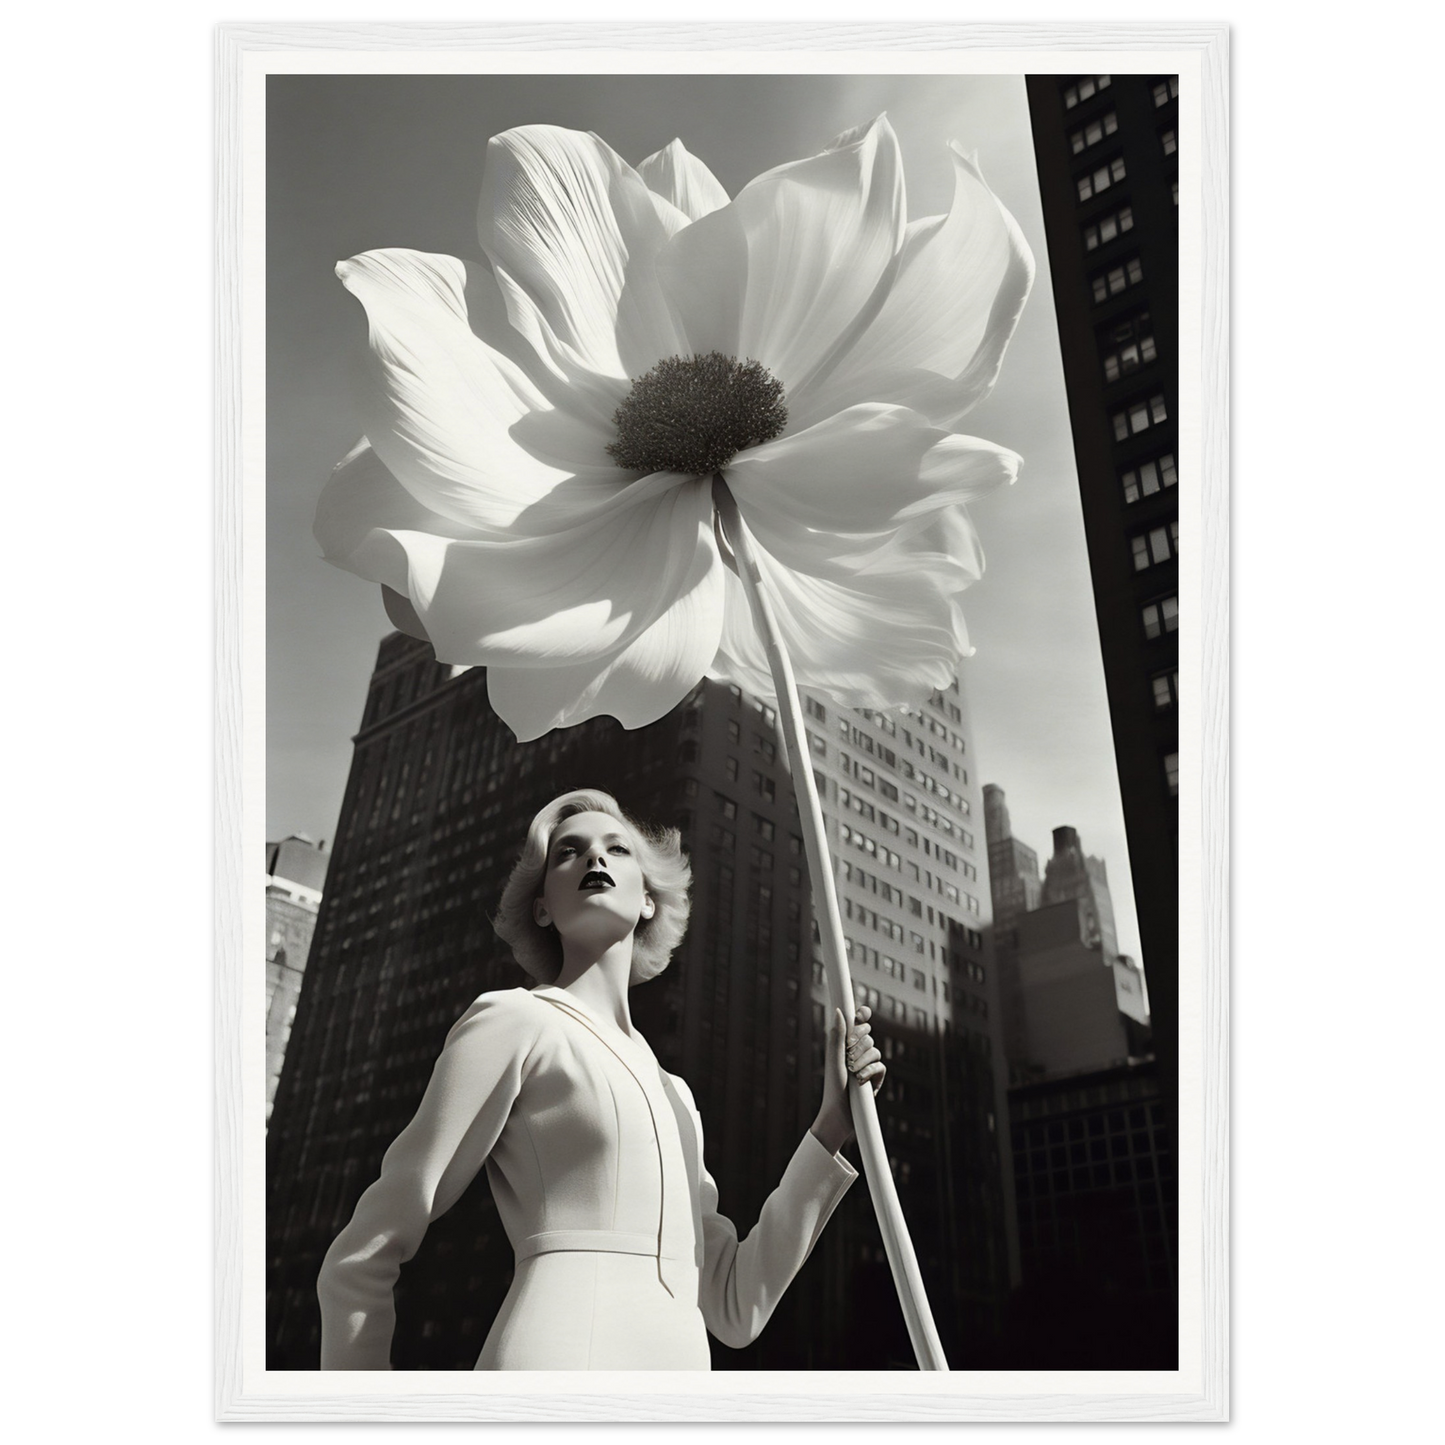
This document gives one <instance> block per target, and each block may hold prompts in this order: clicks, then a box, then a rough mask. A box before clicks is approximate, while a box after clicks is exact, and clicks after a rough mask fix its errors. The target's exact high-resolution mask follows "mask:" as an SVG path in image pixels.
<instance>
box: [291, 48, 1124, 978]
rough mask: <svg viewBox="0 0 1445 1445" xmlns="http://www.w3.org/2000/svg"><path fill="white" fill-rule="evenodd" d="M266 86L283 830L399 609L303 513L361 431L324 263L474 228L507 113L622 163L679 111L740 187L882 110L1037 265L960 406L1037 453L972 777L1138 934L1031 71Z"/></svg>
mask: <svg viewBox="0 0 1445 1445" xmlns="http://www.w3.org/2000/svg"><path fill="white" fill-rule="evenodd" d="M703 82H706V83H703ZM271 86H272V90H271V103H270V111H271V117H272V122H271V123H272V126H273V132H272V134H273V137H274V139H275V142H276V150H275V153H274V155H273V164H272V170H271V186H270V192H269V196H268V207H269V216H268V219H269V229H270V232H271V235H272V252H271V268H270V274H271V285H270V293H269V297H270V306H271V327H270V336H269V343H270V375H271V394H270V414H271V427H270V433H269V437H268V443H269V453H270V455H269V463H270V465H269V473H270V494H269V498H268V516H267V527H268V567H269V575H268V696H267V702H268V817H267V825H268V834H269V836H272V837H278V836H284V835H285V834H288V833H303V832H304V833H307V834H309V835H310V836H312V837H330V836H332V835H333V834H334V832H335V824H336V816H337V812H338V809H339V804H340V798H341V790H342V784H343V780H344V777H345V772H346V768H347V765H348V763H349V760H350V751H351V750H350V738H351V736H352V735H353V733H354V732H355V730H356V727H357V724H358V720H359V717H360V710H361V702H362V699H363V697H364V694H365V686H366V678H367V676H368V675H369V672H370V668H371V665H372V662H373V660H374V656H375V647H376V643H377V642H378V640H379V639H380V638H381V637H382V636H383V635H385V633H386V632H387V631H389V630H390V624H389V623H388V622H387V621H386V619H385V616H384V614H383V612H382V609H381V605H380V599H379V597H377V596H376V595H375V593H374V590H372V589H368V588H366V587H365V586H363V585H362V584H359V583H358V582H357V581H356V580H355V579H354V578H350V577H348V576H345V575H344V574H341V573H339V572H336V571H334V570H333V569H331V568H329V567H327V566H326V564H324V563H323V562H321V561H320V559H319V556H318V555H317V553H318V549H317V548H316V546H315V543H314V542H313V541H312V539H311V535H310V527H311V519H312V515H313V513H314V508H315V499H316V496H317V495H318V494H319V491H320V488H321V485H322V484H323V483H324V481H325V478H326V475H327V473H328V472H329V470H330V467H331V466H332V465H333V464H334V463H335V461H336V460H338V459H339V457H340V456H341V455H342V454H343V453H344V452H345V451H346V450H347V449H348V448H349V447H350V445H351V444H352V443H353V442H354V441H355V439H356V435H357V434H358V433H359V426H358V425H357V423H356V421H355V416H354V402H353V400H352V395H351V375H350V371H349V360H348V358H349V353H350V350H351V348H352V347H353V346H354V345H355V344H356V343H357V341H358V339H359V337H360V335H361V334H362V332H363V329H364V327H363V322H362V320H361V317H360V314H359V308H356V307H355V305H354V303H353V302H351V301H350V300H349V298H347V297H346V296H345V294H344V292H342V290H341V288H340V286H339V284H338V283H337V282H336V281H335V280H334V278H333V276H332V267H333V266H334V264H335V262H336V261H337V260H338V259H340V258H342V257H344V256H346V255H349V254H355V253H356V252H357V251H360V250H365V249H369V248H372V247H376V246H384V245H406V246H414V247H416V248H418V249H432V250H443V251H450V252H452V253H453V254H467V253H468V252H469V251H470V250H471V249H474V245H475V243H474V241H473V240H472V238H471V234H470V231H471V219H470V218H471V213H472V208H473V206H474V203H475V192H476V182H477V179H478V178H479V175H480V166H481V158H482V153H483V151H484V149H485V141H486V138H487V136H488V135H490V134H492V133H495V132H496V131H498V130H501V129H505V128H507V127H508V126H509V125H513V124H517V123H522V122H525V121H533V120H550V121H555V122H556V123H559V124H569V125H574V126H578V127H581V128H590V129H596V130H597V131H598V132H599V133H600V134H602V135H604V137H605V138H606V139H608V140H609V141H610V142H611V143H612V144H613V145H614V146H616V147H617V148H618V149H619V151H621V153H622V154H623V155H624V156H625V157H626V158H628V159H629V160H632V161H634V162H635V161H637V160H640V159H641V158H642V156H643V155H645V154H647V153H648V152H649V151H650V150H653V149H656V148H658V147H659V146H661V145H663V144H665V143H666V142H667V141H668V140H670V139H672V137H673V135H681V137H682V139H683V140H684V142H685V143H687V144H688V145H689V147H690V148H691V149H693V150H695V151H696V152H697V153H698V154H699V155H701V156H702V157H703V158H704V159H705V160H706V161H707V162H708V164H709V165H710V166H711V167H712V168H713V169H714V171H715V172H716V173H717V174H718V175H719V177H720V178H721V179H722V181H723V183H724V184H725V185H726V186H727V188H728V189H729V191H730V192H732V193H734V194H735V193H736V191H737V189H739V188H740V186H741V185H742V184H743V183H745V182H746V181H747V180H748V179H750V178H751V176H752V175H754V174H756V173H758V172H759V171H761V170H763V169H766V168H767V167H768V166H770V165H773V164H776V163H778V162H779V161H782V160H786V159H790V158H793V157H795V156H797V155H803V154H808V153H810V152H812V151H816V150H818V149H820V148H821V147H822V146H823V145H825V144H826V143H827V141H828V140H829V139H830V138H831V137H832V135H834V134H836V133H837V132H838V131H839V130H841V129H844V128H845V127H846V126H848V125H851V124H854V123H856V122H857V121H858V120H859V119H860V118H862V119H866V118H868V117H870V116H871V115H872V114H875V113H877V111H879V110H887V111H888V113H889V115H890V117H891V119H892V121H893V124H894V126H895V128H896V129H897V131H898V133H899V136H900V142H901V144H902V147H903V153H904V158H905V166H906V171H907V181H908V186H909V207H910V213H911V214H915V215H917V214H924V213H927V212H930V211H936V210H940V209H943V207H944V204H945V199H946V191H945V185H946V159H945V158H946V144H945V143H946V142H947V141H948V140H949V139H955V138H956V139H958V140H959V141H960V142H961V143H963V144H964V145H965V147H966V148H969V149H976V150H977V151H978V153H979V160H980V164H981V165H982V168H983V171H984V174H985V176H986V177H987V178H988V180H989V182H990V184H991V185H992V186H993V187H994V188H995V189H996V191H997V192H998V193H999V195H1000V197H1001V198H1002V199H1003V201H1004V202H1005V204H1006V205H1008V206H1009V208H1010V209H1011V210H1012V211H1013V213H1014V215H1015V216H1016V218H1017V219H1018V221H1019V224H1020V226H1021V227H1022V228H1023V230H1024V232H1025V234H1026V236H1027V237H1028V239H1029V242H1030V245H1031V246H1032V248H1033V250H1034V253H1035V257H1036V259H1037V261H1038V263H1039V278H1038V281H1037V282H1036V285H1035V288H1034V292H1033V295H1032V297H1031V299H1030V301H1029V304H1028V306H1027V307H1026V308H1025V312H1024V318H1023V321H1022V323H1021V326H1020V329H1019V332H1018V335H1017V337H1016V339H1015V342H1014V345H1013V347H1012V348H1011V350H1010V353H1009V356H1008V358H1007V360H1006V362H1005V366H1004V370H1003V374H1002V376H1001V378H1000V382H999V386H998V389H997V391H996V393H995V395H994V396H993V397H991V398H990V399H989V400H988V401H987V402H986V403H984V404H983V405H982V406H981V407H979V408H978V410H977V411H976V412H975V413H974V414H973V415H972V416H971V417H970V419H969V426H970V430H973V431H975V432H977V433H979V434H981V435H986V436H989V437H990V438H991V439H993V440H996V441H998V442H1000V443H1002V444H1004V445H1008V446H1011V447H1013V448H1014V449H1015V450H1018V451H1019V452H1021V453H1022V454H1023V456H1024V458H1025V465H1024V470H1023V473H1022V475H1021V478H1020V481H1019V483H1018V484H1017V485H1016V486H1015V487H1013V488H1011V489H1009V490H1008V491H1007V492H1006V493H1003V494H1000V495H995V496H991V497H987V498H985V499H983V500H982V501H981V502H979V503H978V504H977V505H976V506H975V507H974V508H973V513H974V516H975V520H976V523H977V526H978V528H979V531H980V534H981V536H982V538H983V543H984V547H985V550H986V551H987V552H988V554H989V558H990V562H989V570H988V571H987V572H986V574H985V577H984V579H983V581H982V582H981V583H980V584H978V586H977V587H975V588H974V589H972V590H971V591H970V593H969V594H968V596H967V597H966V598H965V609H964V610H965V614H966V616H967V619H968V623H969V628H970V633H971V637H972V640H973V642H974V644H975V646H976V648H977V652H976V654H975V656H973V657H972V658H970V659H967V660H966V661H965V662H964V664H963V667H962V669H961V673H960V677H961V683H962V687H963V689H964V691H965V693H966V694H967V697H968V700H969V704H970V708H971V710H972V713H973V716H974V720H975V723H974V725H975V732H976V736H977V739H978V744H977V746H978V756H977V758H976V760H975V761H976V764H977V766H978V768H979V772H980V776H981V777H998V778H1003V779H1006V780H1007V782H1008V783H1009V784H1010V785H1011V786H1012V787H1013V789H1014V790H1015V792H1016V794H1017V796H1018V803H1017V804H1016V806H1015V812H1016V815H1017V826H1018V829H1019V832H1020V834H1021V835H1023V836H1028V837H1036V838H1041V837H1044V836H1047V834H1048V833H1049V832H1051V831H1052V829H1053V828H1054V827H1057V826H1059V825H1061V824H1069V825H1071V826H1075V827H1077V828H1078V829H1079V831H1080V832H1081V833H1082V834H1084V835H1085V836H1087V837H1089V838H1090V839H1091V840H1092V841H1091V846H1092V847H1093V848H1094V849H1095V850H1096V851H1098V852H1099V853H1100V855H1101V856H1104V857H1106V858H1107V860H1108V861H1109V863H1110V865H1111V874H1112V876H1113V877H1114V879H1115V889H1116V894H1117V895H1118V896H1117V900H1116V901H1117V902H1118V903H1119V905H1120V908H1119V912H1120V919H1119V924H1120V928H1119V931H1120V947H1121V949H1122V950H1123V951H1124V952H1127V953H1131V954H1133V955H1134V956H1138V954H1139V948H1138V941H1137V929H1136V928H1135V927H1134V923H1133V916H1134V903H1133V896H1132V887H1131V886H1130V884H1129V875H1128V854H1127V845H1126V842H1125V835H1124V827H1123V817H1122V811H1121V809H1120V806H1119V800H1118V788H1117V780H1116V769H1115V765H1114V758H1113V750H1112V740H1111V732H1110V723H1109V717H1108V711H1107V703H1106V700H1105V695H1104V685H1103V677H1102V669H1101V666H1100V663H1099V656H1098V637H1097V628H1096V624H1095V621H1094V615H1093V603H1092V592H1091V586H1090V577H1089V570H1088V562H1087V556H1086V550H1085V546H1084V538H1083V531H1082V523H1081V519H1080V515H1079V503H1078V497H1077V482H1076V475H1075V471H1074V466H1073V459H1072V445H1071V441H1070V436H1069V427H1068V416H1067V407H1066V404H1065V400H1064V388H1063V378H1062V370H1061V364H1060V361H1059V356H1058V344H1057V339H1056V336H1055V327H1054V315H1053V301H1052V296H1051V294H1050V286H1049V271H1048V264H1047V255H1046V251H1045V245H1044V239H1043V227H1042V221H1041V215H1040V209H1039V200H1038V196H1037V187H1036V182H1035V179H1034V161H1033V147H1032V139H1031V134H1030V128H1029V115H1028V107H1027V101H1026V97H1025V94H1024V86H1023V81H1022V78H1020V77H967V76H963V77H907V78H905V77H805V78H800V77H790V78H787V81H786V83H784V80H783V78H781V77H769V76H754V77H708V78H702V77H693V78H690V80H689V82H688V83H687V84H686V85H684V84H682V83H681V81H680V80H679V78H676V77H627V78H619V77H603V76H599V77H587V78H585V79H584V78H574V79H573V80H572V81H571V82H569V83H568V85H566V86H562V85H560V84H559V83H558V82H557V80H556V79H555V78H551V77H511V78H499V77H494V78H491V79H489V81H488V83H487V85H486V86H484V87H480V88H479V87H478V84H477V82H476V81H475V80H473V79H471V78H466V77H448V78H445V79H442V78H437V77H426V78H422V77H384V78H383V77H372V78H362V77H347V78H335V79H318V78H316V77H307V78H301V77H295V78H288V79H286V80H285V82H284V84H280V85H279V86H278V82H277V81H276V80H273V81H272V82H271ZM639 90H642V91H645V93H646V101H647V103H646V104H642V103H640V101H639V99H638V95H637V92H638V91H639ZM740 96H745V99H746V102H747V103H746V104H741V103H739V97H740ZM363 120H364V123H363ZM1145 963H1146V966H1147V959H1146V960H1145Z"/></svg>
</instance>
